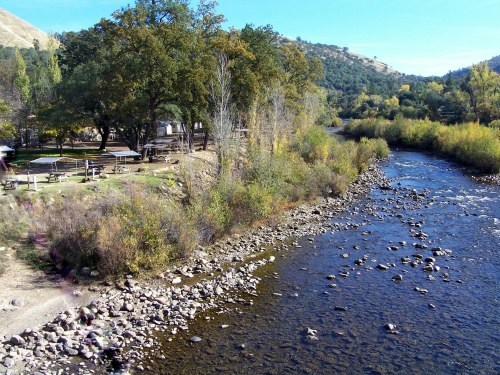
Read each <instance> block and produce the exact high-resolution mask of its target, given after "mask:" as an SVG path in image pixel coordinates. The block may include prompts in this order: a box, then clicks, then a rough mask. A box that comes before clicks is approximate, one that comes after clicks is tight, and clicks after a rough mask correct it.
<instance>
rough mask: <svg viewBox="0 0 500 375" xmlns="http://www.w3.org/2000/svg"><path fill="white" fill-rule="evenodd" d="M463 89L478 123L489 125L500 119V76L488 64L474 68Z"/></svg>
mask: <svg viewBox="0 0 500 375" xmlns="http://www.w3.org/2000/svg"><path fill="white" fill-rule="evenodd" d="M462 88H463V90H464V91H465V92H466V93H467V94H468V95H469V103H470V106H471V108H472V111H473V113H474V118H475V120H476V121H477V122H483V123H486V124H487V123H489V122H490V121H492V120H495V119H499V118H500V76H499V75H498V74H497V73H495V72H493V71H490V68H489V66H488V64H487V63H486V62H484V63H481V64H477V65H474V66H472V68H471V69H470V71H469V74H468V75H467V78H466V80H465V81H464V82H463V84H462Z"/></svg>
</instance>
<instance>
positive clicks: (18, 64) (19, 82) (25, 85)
mask: <svg viewBox="0 0 500 375" xmlns="http://www.w3.org/2000/svg"><path fill="white" fill-rule="evenodd" d="M14 85H15V87H16V88H17V91H18V93H19V99H20V100H21V101H22V102H23V103H27V102H28V100H29V99H30V79H29V77H28V74H27V73H26V63H25V62H24V59H23V57H22V55H21V53H20V52H19V48H17V47H16V49H15V74H14Z"/></svg>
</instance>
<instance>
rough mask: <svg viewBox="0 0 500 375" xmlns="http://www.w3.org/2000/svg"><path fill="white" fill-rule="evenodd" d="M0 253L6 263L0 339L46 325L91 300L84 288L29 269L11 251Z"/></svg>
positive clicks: (2, 279) (1, 289)
mask: <svg viewBox="0 0 500 375" xmlns="http://www.w3.org/2000/svg"><path fill="white" fill-rule="evenodd" d="M0 251H1V252H2V253H3V254H2V258H3V259H4V260H5V261H6V263H7V264H6V271H5V272H4V273H3V274H2V275H0V338H1V337H2V336H7V335H13V334H18V333H20V332H22V331H23V330H24V329H25V328H28V327H35V326H37V325H42V324H44V323H47V321H50V320H52V319H53V318H54V317H55V316H56V315H57V314H58V313H59V312H62V311H64V310H66V309H67V308H69V307H72V306H78V305H82V304H87V303H89V302H90V300H91V299H92V298H93V297H94V295H93V293H91V292H89V291H88V288H87V287H84V286H80V285H75V284H73V283H71V282H70V281H68V280H64V279H62V278H61V277H59V276H47V274H45V273H44V272H42V271H37V270H33V269H31V268H29V267H28V266H27V265H26V264H24V263H23V262H22V261H20V260H19V259H17V258H16V255H15V251H16V250H14V249H11V248H2V249H0ZM80 293H81V295H79V294H80ZM78 295H79V296H78Z"/></svg>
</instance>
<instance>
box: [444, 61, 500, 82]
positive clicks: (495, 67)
mask: <svg viewBox="0 0 500 375" xmlns="http://www.w3.org/2000/svg"><path fill="white" fill-rule="evenodd" d="M487 62H488V65H489V66H490V69H491V70H492V71H494V72H497V73H498V74H500V55H498V56H495V57H492V58H491V59H489V60H487ZM469 70H470V67H467V68H462V69H459V70H454V71H453V72H450V73H448V74H450V75H451V76H452V77H456V78H463V77H465V76H466V75H467V74H468V73H469ZM448 74H447V75H448Z"/></svg>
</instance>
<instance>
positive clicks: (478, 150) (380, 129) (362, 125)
mask: <svg viewBox="0 0 500 375" xmlns="http://www.w3.org/2000/svg"><path fill="white" fill-rule="evenodd" d="M345 132H346V133H348V134H350V135H353V136H355V137H369V138H383V139H385V140H386V141H387V142H388V143H389V144H391V145H402V146H408V147H418V148H423V149H427V150H434V151H438V152H442V153H444V154H446V155H448V156H450V157H452V158H454V159H456V160H458V161H459V162H461V163H463V164H466V165H470V166H472V167H475V168H478V169H479V170H481V171H484V172H488V173H489V172H492V173H499V172H500V129H499V128H495V127H491V126H490V127H486V126H482V125H479V124H477V123H466V124H461V125H449V126H448V125H442V124H441V123H439V122H433V121H429V120H410V119H406V118H402V117H397V118H396V119H395V120H394V121H392V122H391V121H388V120H384V119H378V118H377V119H367V120H353V121H350V122H349V123H348V124H347V125H346V128H345Z"/></svg>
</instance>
